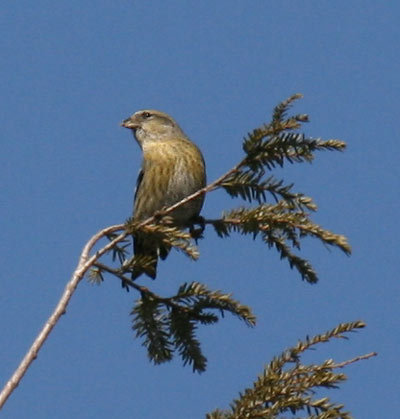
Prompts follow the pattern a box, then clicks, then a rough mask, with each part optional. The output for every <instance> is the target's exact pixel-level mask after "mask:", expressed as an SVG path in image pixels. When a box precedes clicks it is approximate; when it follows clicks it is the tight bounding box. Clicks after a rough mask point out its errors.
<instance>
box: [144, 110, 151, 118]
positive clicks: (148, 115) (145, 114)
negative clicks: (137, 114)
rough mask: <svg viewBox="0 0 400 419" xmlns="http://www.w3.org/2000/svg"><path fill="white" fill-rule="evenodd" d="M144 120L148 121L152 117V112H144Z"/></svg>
mask: <svg viewBox="0 0 400 419" xmlns="http://www.w3.org/2000/svg"><path fill="white" fill-rule="evenodd" d="M142 115H143V118H145V119H148V118H150V117H151V113H150V112H143V114H142Z"/></svg>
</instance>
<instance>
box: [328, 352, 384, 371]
mask: <svg viewBox="0 0 400 419" xmlns="http://www.w3.org/2000/svg"><path fill="white" fill-rule="evenodd" d="M377 355H378V354H377V353H376V352H370V353H369V354H365V355H360V356H356V357H355V358H352V359H348V360H347V361H343V362H340V363H339V364H332V365H331V366H330V368H332V369H333V368H344V367H347V365H350V364H354V363H355V362H358V361H364V360H365V359H369V358H372V357H373V356H377Z"/></svg>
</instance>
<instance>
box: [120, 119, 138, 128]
mask: <svg viewBox="0 0 400 419" xmlns="http://www.w3.org/2000/svg"><path fill="white" fill-rule="evenodd" d="M121 127H124V128H130V129H135V128H137V125H136V124H135V122H134V121H132V119H131V118H127V119H124V120H123V121H122V122H121Z"/></svg>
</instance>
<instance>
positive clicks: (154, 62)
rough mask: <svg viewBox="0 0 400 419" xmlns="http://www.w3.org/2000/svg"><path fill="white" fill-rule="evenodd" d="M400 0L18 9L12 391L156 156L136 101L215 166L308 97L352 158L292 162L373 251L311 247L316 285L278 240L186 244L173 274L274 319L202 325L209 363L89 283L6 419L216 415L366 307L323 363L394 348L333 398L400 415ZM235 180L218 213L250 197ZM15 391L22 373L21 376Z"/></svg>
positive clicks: (10, 13) (300, 181)
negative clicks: (188, 362) (242, 195)
mask: <svg viewBox="0 0 400 419" xmlns="http://www.w3.org/2000/svg"><path fill="white" fill-rule="evenodd" d="M399 13H400V6H398V4H397V2H394V1H386V2H375V1H369V0H366V1H352V2H348V1H335V2H319V1H307V2H304V1H302V2H289V1H280V2H265V1H252V2H244V1H228V0H221V1H218V2H210V1H204V2H195V1H186V2H183V1H182V2H179V1H175V0H171V1H169V2H163V1H151V0H150V1H148V2H143V1H142V2H139V1H114V2H106V1H100V0H99V1H89V2H81V1H77V0H70V1H59V2H53V1H52V2H50V1H41V0H38V1H36V2H34V3H33V2H28V1H26V0H20V1H18V2H15V1H9V0H4V1H3V2H2V5H1V7H0V27H1V28H2V36H1V37H0V45H1V51H2V53H1V61H2V66H1V72H2V76H1V79H0V86H1V98H2V100H1V101H2V112H1V120H2V123H1V125H2V135H1V148H2V153H1V154H0V171H1V176H0V188H1V201H0V219H1V220H2V231H1V243H0V246H1V252H0V255H1V256H0V257H1V259H0V260H1V266H2V270H1V280H0V318H1V319H2V321H1V325H0V328H1V329H0V330H1V338H0V355H1V356H0V358H1V367H0V379H1V383H5V382H6V381H7V379H8V378H9V376H10V375H11V373H12V372H13V371H14V369H15V367H16V366H17V365H18V363H19V361H20V359H21V358H22V356H23V355H24V354H25V352H26V350H27V349H28V347H29V345H30V344H31V342H32V341H33V339H34V337H35V336H36V334H37V333H38V331H39V330H40V328H41V327H42V325H43V323H44V322H45V321H46V319H47V318H48V316H49V314H50V313H51V311H52V310H53V308H54V306H55V304H56V303H57V301H58V299H59V297H60V295H61V293H62V291H63V289H64V287H65V284H66V282H67V281H68V279H69V278H70V275H71V273H72V271H73V269H74V268H75V266H76V263H77V260H78V257H79V254H80V251H81V249H82V247H83V245H84V243H85V242H86V241H87V240H88V239H89V237H90V236H92V235H93V234H94V233H95V232H96V231H98V230H99V229H101V228H103V227H105V226H108V225H112V224H118V223H121V222H123V221H125V220H126V218H127V217H128V216H130V214H131V209H132V197H133V188H134V184H135V180H136V175H137V171H138V169H139V166H140V160H141V156H140V152H139V149H138V147H137V145H136V144H135V143H134V141H133V139H132V137H131V135H130V133H129V132H127V131H126V130H124V129H122V128H120V127H119V123H120V121H121V120H123V119H124V118H126V117H127V116H129V115H130V114H131V113H133V112H134V111H136V110H138V109H143V108H156V109H160V110H163V111H165V112H168V113H169V114H171V115H173V116H174V117H175V119H176V120H177V121H178V122H179V123H180V125H181V126H182V127H183V129H184V130H185V131H186V132H187V134H188V135H189V136H190V137H191V138H192V139H193V140H194V141H195V142H196V143H197V144H198V145H199V146H200V148H201V149H202V151H203V153H204V156H205V159H206V162H207V171H208V178H209V179H210V180H213V179H215V178H216V177H217V176H219V175H220V174H222V173H224V172H225V171H227V170H228V169H229V168H230V167H231V166H232V165H233V164H235V163H236V162H237V161H238V159H240V158H241V142H242V139H243V137H244V135H246V133H247V132H249V131H250V130H251V129H253V128H255V127H256V126H258V125H260V124H261V123H263V122H267V121H268V120H269V118H270V115H271V111H272V109H273V107H274V106H275V105H276V104H277V103H278V102H280V101H281V100H283V99H285V98H286V97H288V96H289V95H291V94H293V93H296V92H301V93H303V94H304V95H305V97H304V99H303V100H302V101H300V102H298V103H297V105H296V107H295V108H294V112H296V113H308V114H309V115H310V119H311V122H310V123H309V124H308V125H307V126H306V130H305V132H306V134H307V135H310V136H313V137H319V136H321V137H323V138H326V139H327V138H340V139H342V140H345V141H346V142H347V143H348V150H347V151H346V152H345V153H343V154H342V153H320V154H317V158H316V160H315V162H314V163H313V164H312V165H309V164H302V165H296V166H286V167H285V168H284V169H283V170H282V169H279V170H276V171H275V172H274V174H275V176H276V177H279V178H283V179H284V180H285V181H286V182H287V183H292V182H294V183H295V189H296V190H297V191H301V192H303V193H305V194H306V195H309V196H312V197H313V198H314V199H315V201H316V203H317V204H318V206H319V211H318V213H317V214H316V215H315V216H314V217H313V219H314V220H315V221H316V222H318V223H320V224H322V225H323V226H324V227H326V228H328V229H331V230H333V231H335V232H338V233H343V234H345V235H347V236H348V238H349V240H350V242H351V244H352V247H353V252H354V253H353V256H352V257H350V258H348V257H346V256H345V255H343V254H342V253H341V252H340V251H336V250H333V251H329V250H327V249H326V248H325V247H323V246H321V245H320V244H319V243H316V242H314V241H311V240H310V241H306V242H305V243H304V249H303V252H302V255H303V256H304V257H308V258H309V259H310V260H311V262H312V263H313V264H314V266H315V267H316V269H317V271H318V273H319V277H320V282H319V283H318V284H317V285H314V286H311V285H308V284H306V283H304V282H302V281H301V279H300V277H299V276H298V275H297V274H296V272H294V271H291V270H290V269H289V267H288V266H287V264H286V263H285V262H284V261H283V262H282V261H280V260H279V257H278V255H277V254H276V253H275V252H274V251H269V250H268V249H266V248H265V247H264V246H263V245H262V244H261V243H260V242H258V241H255V242H253V241H251V240H250V239H248V238H243V237H235V236H234V237H233V238H232V239H231V240H223V241H221V239H219V238H218V237H216V235H215V233H214V232H213V231H212V230H211V229H209V230H208V231H207V232H206V239H205V240H203V241H202V242H201V243H200V252H201V258H200V260H199V261H198V262H196V263H193V262H190V261H188V260H186V259H185V258H184V257H183V256H182V255H181V254H178V253H176V252H175V253H174V254H172V255H171V257H170V258H169V259H168V260H167V261H166V262H165V263H162V264H161V265H160V269H159V278H158V280H157V281H155V282H154V283H153V282H151V283H149V282H146V281H147V280H146V279H143V283H145V284H147V285H150V286H153V287H154V289H155V290H157V291H158V292H160V293H164V294H165V295H170V294H173V293H174V292H175V291H176V290H177V288H178V286H179V285H180V284H181V283H183V282H187V281H193V280H196V281H200V282H204V283H206V284H208V286H209V287H210V288H213V289H221V290H223V291H226V292H233V293H234V297H235V298H237V299H239V300H240V301H241V302H243V303H245V304H248V305H250V306H252V308H253V310H254V312H255V314H256V315H257V318H258V324H257V327H256V328H254V329H249V328H247V327H246V326H245V324H244V323H241V322H239V321H238V320H237V319H235V318H231V317H229V316H228V317H226V318H225V319H223V320H222V321H221V322H220V323H219V324H218V325H216V326H209V327H204V328H201V329H200V330H199V337H200V339H201V341H202V343H203V349H204V352H205V355H206V356H207V357H208V361H209V364H208V370H207V372H206V373H204V374H202V375H197V374H193V373H192V372H191V370H190V368H183V367H182V365H181V361H180V360H179V359H177V360H175V361H173V362H171V363H170V364H167V365H162V366H153V365H152V364H150V363H149V362H148V361H147V356H146V352H145V349H144V348H143V347H142V346H141V344H140V341H138V340H137V339H135V338H134V337H133V333H132V331H131V330H130V317H129V312H130V309H131V307H132V305H133V302H134V300H135V298H136V297H137V296H136V295H135V294H134V293H133V292H130V293H126V292H123V291H122V290H121V287H120V283H119V282H118V281H116V280H115V279H111V278H110V279H109V280H107V281H106V282H105V283H104V284H102V285H101V286H93V285H90V284H89V283H88V282H87V281H83V282H82V283H81V284H80V286H79V288H78V290H77V292H76V294H75V295H74V297H73V299H72V302H71V304H70V306H69V307H68V310H67V313H66V315H65V316H63V318H62V319H61V321H60V322H59V324H58V325H57V327H56V329H55V330H54V332H53V334H52V335H51V336H50V338H49V340H48V341H47V342H46V344H45V346H44V348H43V349H42V351H41V352H40V354H39V357H38V359H37V360H36V361H35V362H34V363H33V365H32V367H31V368H30V369H29V371H28V373H27V375H26V376H25V378H24V379H23V381H22V383H21V385H20V386H19V387H18V389H17V390H16V391H15V392H14V393H13V395H12V396H11V398H10V399H9V400H8V402H7V404H6V406H5V408H4V410H3V412H2V414H3V417H4V418H13V419H20V418H27V417H34V418H52V417H57V418H59V419H62V418H71V417H79V418H92V417H96V418H99V419H102V418H110V417H118V418H132V417H135V418H156V417H163V418H189V417H190V418H197V417H199V418H200V417H204V414H205V413H206V412H209V411H211V410H213V409H215V408H217V407H220V408H224V407H227V406H228V405H229V402H230V401H231V400H232V399H233V398H234V397H236V396H237V395H238V392H239V391H240V390H242V389H244V388H245V387H247V386H249V385H251V383H252V382H253V381H254V380H255V378H256V376H257V374H258V373H260V372H261V371H262V368H263V366H264V364H265V363H267V362H268V361H269V360H270V359H271V358H272V357H273V356H274V355H276V354H279V353H280V352H281V351H282V350H283V349H285V348H286V347H288V346H291V345H294V344H295V343H296V342H297V340H298V339H300V338H303V337H305V336H306V335H313V334H316V333H320V332H323V331H326V330H328V329H330V328H332V327H334V326H335V325H336V324H337V323H339V322H346V321H353V320H357V319H362V320H364V321H365V322H366V323H367V324H368V327H367V328H366V329H364V330H363V331H361V332H359V333H357V334H353V335H351V339H350V340H348V341H340V342H333V343H332V344H329V345H325V346H323V347H320V348H318V350H317V351H314V352H312V353H311V354H308V355H307V357H306V358H305V360H307V361H310V362H311V361H320V360H323V359H326V358H331V357H333V358H334V359H335V360H337V361H342V360H345V359H348V358H352V357H354V356H356V355H359V354H363V353H367V352H371V351H377V352H378V353H379V356H378V357H376V358H374V359H371V360H369V361H364V362H360V363H357V364H355V365H352V366H350V367H348V369H347V370H346V372H347V374H348V376H349V381H348V382H346V383H345V384H344V385H343V386H342V387H341V389H340V390H332V391H330V392H329V393H328V395H329V396H331V397H332V399H333V400H334V401H338V402H343V403H345V405H346V407H347V409H348V410H350V411H351V412H352V413H353V415H354V417H356V418H367V417H368V418H377V417H385V418H397V417H398V411H399V408H400V403H399V398H398V389H399V380H398V377H399V375H400V370H399V367H398V348H399V344H400V339H399V318H400V309H399V303H400V301H399V288H400V287H399V275H398V260H399V256H398V253H399V252H398V250H399V246H398V237H399V233H400V231H399V223H398V204H399V200H398V191H399V180H398V179H399V176H400V170H399V157H400V156H399V143H398V124H397V120H398V92H399V88H400V76H399V74H400V58H399V52H398V50H399V39H400V29H399V24H398V16H399ZM240 204H241V203H240V202H239V201H234V200H232V199H231V198H230V197H228V196H226V195H225V194H224V193H223V192H214V193H212V194H210V195H209V196H208V197H207V200H206V204H205V207H204V210H203V214H204V215H205V216H206V217H217V216H218V215H219V214H220V213H221V211H223V210H225V209H228V208H231V207H237V206H239V205H240ZM2 385H3V384H2Z"/></svg>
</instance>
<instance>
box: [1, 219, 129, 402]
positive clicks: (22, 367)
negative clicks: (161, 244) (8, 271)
mask: <svg viewBox="0 0 400 419" xmlns="http://www.w3.org/2000/svg"><path fill="white" fill-rule="evenodd" d="M123 228H124V225H122V224H120V225H114V226H111V227H108V228H105V229H104V230H101V231H99V232H98V233H96V234H95V235H94V236H93V237H92V238H91V239H90V240H89V241H88V242H87V243H86V245H85V247H84V248H83V250H82V253H81V256H80V258H79V262H78V265H77V267H76V269H75V271H74V273H73V275H72V277H71V280H70V281H69V282H68V284H67V285H66V287H65V289H64V293H63V295H62V297H61V299H60V301H59V302H58V304H57V306H56V308H55V309H54V311H53V313H52V314H51V316H50V317H49V318H48V320H47V321H46V323H45V324H44V326H43V328H42V330H41V331H40V333H39V334H38V336H37V337H36V339H35V340H34V342H33V344H32V345H31V347H30V349H29V350H28V352H27V353H26V355H25V357H24V358H23V359H22V361H21V363H20V364H19V366H18V368H17V369H16V370H15V372H14V374H13V375H12V377H11V378H10V379H9V380H8V382H7V383H6V385H5V386H4V388H3V390H2V391H1V393H0V409H1V408H2V407H3V405H4V403H5V402H6V401H7V399H8V397H9V396H10V394H11V393H12V392H13V391H14V389H15V388H16V387H17V386H18V384H19V383H20V381H21V380H22V377H23V376H24V375H25V373H26V371H27V370H28V368H29V366H30V365H31V363H32V362H33V361H34V360H35V359H36V357H37V355H38V353H39V351H40V349H41V348H42V346H43V344H44V342H45V341H46V339H47V337H48V336H49V334H50V333H51V331H52V330H53V328H54V326H55V325H56V324H57V322H58V320H59V319H60V317H61V316H62V315H63V314H64V313H65V312H66V309H67V306H68V303H69V301H70V299H71V297H72V295H73V293H74V291H75V289H76V287H77V286H78V284H79V282H80V281H81V279H82V278H83V276H84V275H85V273H86V271H87V270H88V269H89V268H90V266H92V265H93V263H94V262H96V260H97V259H98V258H100V257H101V256H102V255H103V254H104V253H106V252H107V251H108V250H110V249H111V248H112V247H113V246H114V245H115V244H116V243H118V242H119V241H121V240H122V239H124V238H125V237H126V235H127V233H126V232H124V233H121V234H120V235H119V236H118V237H116V238H115V239H114V240H112V241H111V242H110V243H108V244H107V245H106V246H104V247H103V248H102V249H100V250H98V251H97V252H96V253H95V254H94V255H93V256H92V257H90V258H89V253H90V251H91V249H92V248H93V246H94V245H95V244H96V243H97V241H98V240H100V239H101V238H102V237H104V236H106V235H107V234H109V233H113V232H115V231H118V230H121V229H123Z"/></svg>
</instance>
